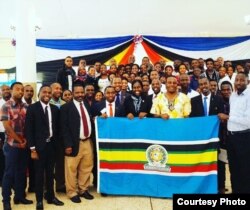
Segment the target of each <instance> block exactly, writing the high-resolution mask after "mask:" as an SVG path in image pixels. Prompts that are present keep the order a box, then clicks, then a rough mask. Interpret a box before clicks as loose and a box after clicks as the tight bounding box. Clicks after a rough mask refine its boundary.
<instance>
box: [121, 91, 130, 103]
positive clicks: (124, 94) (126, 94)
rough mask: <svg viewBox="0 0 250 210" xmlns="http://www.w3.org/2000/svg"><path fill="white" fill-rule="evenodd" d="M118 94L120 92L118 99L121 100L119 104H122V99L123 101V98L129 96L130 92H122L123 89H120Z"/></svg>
mask: <svg viewBox="0 0 250 210" xmlns="http://www.w3.org/2000/svg"><path fill="white" fill-rule="evenodd" d="M120 94H121V96H120V97H121V98H120V100H121V104H122V105H123V104H124V101H125V99H126V98H127V97H129V96H130V94H129V93H127V92H124V91H120Z"/></svg>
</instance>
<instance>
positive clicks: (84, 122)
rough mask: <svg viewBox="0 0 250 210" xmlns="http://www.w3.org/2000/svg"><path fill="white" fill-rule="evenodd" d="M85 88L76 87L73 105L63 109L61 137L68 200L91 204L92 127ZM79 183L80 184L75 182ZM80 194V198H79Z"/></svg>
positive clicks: (64, 106) (71, 103)
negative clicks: (84, 201)
mask: <svg viewBox="0 0 250 210" xmlns="http://www.w3.org/2000/svg"><path fill="white" fill-rule="evenodd" d="M83 100H84V88H83V87H82V86H81V85H75V86H74V87H73V101H71V102H68V103H67V104H64V105H63V106H62V107H61V110H60V111H61V129H62V130H61V136H62V138H63V141H64V148H65V154H66V156H65V184H66V192H67V196H68V197H69V198H70V200H71V201H72V202H74V203H80V202H81V200H80V198H79V196H81V197H84V198H85V199H88V200H91V199H93V198H94V197H93V196H92V195H91V194H90V193H89V192H88V188H89V185H90V175H91V172H92V168H93V142H92V140H91V137H92V134H93V125H92V122H91V115H90V108H89V105H88V103H86V102H84V101H83ZM76 180H77V181H76ZM78 192H79V195H78Z"/></svg>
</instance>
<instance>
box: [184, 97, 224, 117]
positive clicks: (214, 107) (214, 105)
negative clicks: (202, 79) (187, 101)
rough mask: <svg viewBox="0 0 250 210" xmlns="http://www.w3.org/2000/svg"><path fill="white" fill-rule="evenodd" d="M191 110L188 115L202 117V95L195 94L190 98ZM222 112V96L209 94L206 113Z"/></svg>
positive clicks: (215, 113)
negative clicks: (207, 111)
mask: <svg viewBox="0 0 250 210" xmlns="http://www.w3.org/2000/svg"><path fill="white" fill-rule="evenodd" d="M191 106H192V111H191V113H190V115H189V116H190V117H202V116H205V113H204V109H203V101H202V96H201V95H199V96H196V97H194V98H192V99H191ZM219 113H223V101H222V98H221V97H219V96H217V95H213V94H212V95H211V99H210V105H209V113H208V115H217V114H219Z"/></svg>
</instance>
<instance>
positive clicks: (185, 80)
mask: <svg viewBox="0 0 250 210" xmlns="http://www.w3.org/2000/svg"><path fill="white" fill-rule="evenodd" d="M179 82H180V86H181V90H180V91H181V92H182V93H184V94H186V95H187V96H188V97H189V98H190V99H191V98H193V97H195V96H198V95H199V93H198V92H197V91H195V90H193V89H192V88H191V87H190V78H189V76H188V75H187V74H181V75H180V77H179Z"/></svg>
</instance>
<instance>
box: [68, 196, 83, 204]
mask: <svg viewBox="0 0 250 210" xmlns="http://www.w3.org/2000/svg"><path fill="white" fill-rule="evenodd" d="M70 200H71V201H72V202H73V203H81V199H80V198H79V196H78V195H76V196H74V197H72V198H70Z"/></svg>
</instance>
